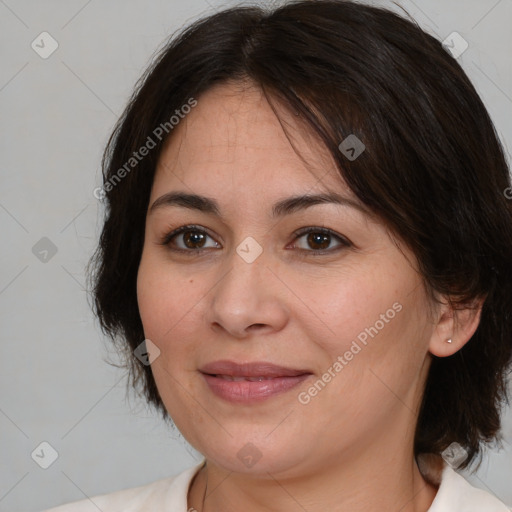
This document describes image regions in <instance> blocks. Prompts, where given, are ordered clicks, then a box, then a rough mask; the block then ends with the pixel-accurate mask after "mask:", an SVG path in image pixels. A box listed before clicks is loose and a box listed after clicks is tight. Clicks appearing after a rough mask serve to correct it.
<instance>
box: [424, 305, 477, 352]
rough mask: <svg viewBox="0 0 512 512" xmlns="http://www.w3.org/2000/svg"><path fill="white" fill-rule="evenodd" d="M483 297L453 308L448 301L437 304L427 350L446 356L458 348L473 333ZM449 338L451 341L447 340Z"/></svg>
mask: <svg viewBox="0 0 512 512" xmlns="http://www.w3.org/2000/svg"><path fill="white" fill-rule="evenodd" d="M484 301H485V297H484V298H481V299H477V300H475V301H474V302H472V303H471V304H467V305H465V306H458V307H457V308H453V307H452V306H451V305H450V304H449V302H448V301H445V302H443V303H442V304H440V305H439V306H438V309H437V311H436V314H435V317H434V318H435V322H436V325H435V327H434V331H433V332H432V336H431V338H430V343H429V351H430V352H431V354H433V355H435V356H438V357H448V356H451V355H453V354H455V352H457V351H458V350H460V349H461V348H462V347H463V346H464V345H465V344H466V343H467V342H468V341H469V340H470V339H471V336H473V334H474V333H475V331H476V329H477V327H478V324H479V323H480V315H481V313H482V306H483V304H484ZM449 339H451V340H452V341H451V343H448V340H449Z"/></svg>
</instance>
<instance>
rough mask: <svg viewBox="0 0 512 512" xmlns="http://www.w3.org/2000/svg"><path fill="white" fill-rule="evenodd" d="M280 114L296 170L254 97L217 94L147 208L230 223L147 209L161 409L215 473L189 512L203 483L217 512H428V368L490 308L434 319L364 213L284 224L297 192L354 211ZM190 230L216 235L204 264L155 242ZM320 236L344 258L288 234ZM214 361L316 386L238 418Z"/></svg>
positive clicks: (183, 131) (171, 150)
mask: <svg viewBox="0 0 512 512" xmlns="http://www.w3.org/2000/svg"><path fill="white" fill-rule="evenodd" d="M277 108H278V112H279V117H280V118H281V121H282V123H283V124H284V125H285V126H286V130H287V132H288V135H289V137H290V140H291V141H292V142H293V144H294V146H295V147H296V148H297V150H298V152H300V156H299V155H298V154H297V152H296V151H294V149H293V147H292V146H291V144H290V140H289V139H288V138H287V137H286V135H285V133H284V131H283V127H282V125H281V124H280V122H279V120H278V119H277V117H276V115H275V114H274V112H273V111H272V109H271V107H270V106H269V104H268V102H267V100H266V99H265V97H264V95H263V94H262V92H261V91H260V90H259V89H258V88H256V87H253V86H251V84H250V83H235V84H232V83H229V84H221V85H217V86H215V87H214V88H212V89H210V90H209V91H207V92H206V93H205V94H204V95H202V96H201V97H200V98H199V99H198V105H197V106H196V107H195V108H194V109H193V110H192V112H191V113H190V114H188V115H187V117H186V118H185V119H184V120H183V121H181V122H180V125H179V126H178V127H176V128H175V130H174V131H173V133H172V138H171V139H169V141H168V144H167V145H166V147H165V148H164V150H163V152H162V154H161V157H160V161H159V164H158V167H157V170H156V175H155V179H154V183H153V188H152V191H151V197H150V201H149V204H150V206H151V205H152V204H153V202H154V201H155V200H156V199H157V198H159V197H160V196H161V195H163V194H165V193H167V192H170V191H182V192H187V193H195V194H201V195H205V196H208V197H211V198H214V199H215V200H216V201H217V202H218V203H219V207H220V211H221V215H222V217H221V218H219V217H216V216H214V215H212V214H208V213H204V212H200V211H196V210H192V209H188V208H184V207H179V206H168V207H164V208H160V209H156V210H154V211H153V212H151V213H149V214H148V216H147V220H146V233H145V243H144V250H143V254H142V258H141V262H140V267H139V273H138V281H137V293H138V303H139V310H140V314H141V318H142V322H143V325H144V332H145V336H146V338H149V339H150V340H151V341H152V342H153V343H154V344H155V345H157V346H158V348H159V349H160V351H161V353H160V355H159V357H158V358H156V359H155V361H154V362H153V363H152V365H151V368H152V371H153V375H154V378H155V380H156V384H157V386H158V389H159V392H160V395H161V397H162V400H163V402H164V404H165V406H166V409H167V411H168V412H169V414H170V416H171V417H172V419H173V421H174V422H175V424H176V426H177V427H178V428H179V430H180V431H181V432H182V433H183V435H184V437H185V438H186V439H187V441H188V442H189V443H190V444H191V445H192V446H194V447H195V448H196V449H197V450H198V451H199V452H201V453H202V454H204V456H205V457H206V459H207V466H206V469H203V470H202V471H201V472H200V473H199V474H198V475H197V477H196V478H195V479H194V481H193V483H192V485H191V488H190V492H189V497H188V501H189V506H190V507H194V508H196V510H198V511H202V510H203V508H202V501H203V495H204V492H205V486H206V476H207V479H208V497H207V498H206V501H205V504H204V510H205V511H216V510H222V511H224V512H230V511H234V510H240V508H243V510H245V511H248V512H251V511H256V510H263V509H264V510H271V511H289V510H301V507H303V509H305V510H308V511H309V512H314V511H320V510H322V511H325V510H332V511H351V512H358V511H363V510H365V511H369V510H371V511H373V510H397V511H398V510H400V511H401V512H412V511H422V512H424V511H426V510H428V508H429V507H430V505H431V503H432V500H433V499H434V496H435V493H436V488H435V486H433V485H431V484H428V483H427V482H426V481H425V480H424V479H423V477H422V475H421V473H420V472H419V470H418V467H417V465H416V462H415V460H414V455H413V438H414V429H415V425H416V420H417V410H418V407H419V404H420V400H421V395H422V392H423V387H424V382H425V379H426V376H427V372H428V368H429V364H430V361H431V354H435V355H437V356H441V357H442V356H448V355H450V354H452V353H454V352H455V351H457V350H458V349H460V348H461V347H462V346H463V345H464V343H465V342H466V341H467V340H468V339H469V338H470V337H471V335H472V334H473V332H474V330H475V329H476V327H477V325H478V321H479V310H477V312H476V313H475V312H473V313H471V312H461V313H460V314H459V315H458V317H457V319H458V320H459V322H457V323H455V322H454V316H453V312H452V311H451V310H450V309H449V307H448V306H445V305H435V306H431V305H430V303H429V301H428V298H427V295H426V292H425V289H424V287H423V284H422V280H421V277H420V275H419V274H418V272H417V271H416V270H415V266H416V259H415V257H414V255H413V254H412V253H411V252H410V251H408V249H407V248H406V247H403V246H402V247H401V250H399V248H398V247H397V245H396V244H395V243H394V242H393V240H392V238H391V237H390V234H389V231H388V230H387V229H386V227H385V226H384V225H383V224H382V223H381V222H379V220H378V219H376V218H374V217H372V216H369V215H365V214H363V213H362V212H360V211H359V210H357V209H355V208H352V207H349V206H344V205H336V204H321V205H315V206H312V207H309V208H307V209H304V210H300V211H297V212H294V213H291V214H289V215H286V216H284V217H282V218H279V219H272V218H271V216H270V211H271V207H272V205H273V204H274V203H275V202H277V201H278V200H280V199H283V198H286V197H289V196H292V195H299V194H306V193H309V194H312V193H320V192H329V191H335V192H337V193H339V194H342V195H344V196H345V197H348V198H351V199H353V200H354V201H357V202H358V200H357V198H356V197H355V196H354V194H353V193H352V192H351V191H350V190H349V189H348V188H347V186H346V185H345V184H344V183H343V181H342V179H341V178H340V176H339V172H338V171H337V170H336V167H335V165H334V163H333V161H332V157H331V156H330V155H329V153H328V152H327V151H326V150H325V148H323V147H322V146H321V145H320V144H319V143H318V142H317V141H316V140H315V139H314V138H313V137H312V136H311V135H310V134H308V133H305V131H304V129H303V128H302V129H301V128H300V127H299V126H298V125H297V121H296V119H297V118H294V116H293V114H289V113H287V112H285V110H284V109H283V108H280V107H279V106H278V105H277ZM301 157H302V158H301ZM188 224H195V225H198V226H200V227H201V228H203V229H204V230H205V231H206V232H207V234H208V235H209V236H208V237H207V238H206V240H205V241H204V246H205V249H204V252H203V253H202V255H201V254H200V255H195V254H196V253H194V251H196V252H197V249H194V248H189V249H187V246H186V245H185V241H186V236H187V234H186V233H185V234H181V235H178V236H177V237H175V238H174V240H173V241H171V242H169V245H167V246H166V245H162V244H161V243H160V242H161V240H162V239H163V238H164V237H165V235H166V234H167V233H169V232H170V231H171V230H172V229H176V228H178V227H180V226H183V225H188ZM310 226H313V227H327V228H329V229H331V230H333V231H334V232H335V233H336V234H338V235H339V236H340V237H342V238H345V239H347V240H348V241H350V245H349V246H345V245H343V243H342V242H340V241H338V240H337V239H336V237H334V236H333V237H330V239H329V238H328V239H327V242H326V245H325V246H322V248H323V249H324V250H325V251H331V252H327V253H326V254H323V255H321V254H320V255H318V254H317V255H315V254H314V252H315V251H316V252H319V251H320V250H321V248H319V246H318V245H315V242H314V240H313V242H310V243H308V235H307V234H306V235H301V236H296V235H294V233H295V232H296V231H297V230H299V229H300V228H304V227H310ZM191 231H192V233H191V234H192V235H193V234H194V233H195V232H196V231H197V229H194V228H191ZM248 236H250V237H252V238H254V239H255V240H256V241H257V242H258V243H259V245H260V246H261V247H262V248H263V252H262V254H261V255H260V256H259V257H258V258H257V259H256V260H255V261H254V262H252V263H247V262H246V261H244V259H242V258H241V257H240V256H239V254H238V253H237V252H236V248H237V246H238V245H239V244H240V243H241V242H242V241H243V240H244V239H245V238H246V237H248ZM192 241H194V239H192ZM317 244H318V242H317ZM191 247H198V248H200V247H202V243H201V242H198V241H197V239H196V241H195V246H193V245H192V246H191ZM172 248H184V249H185V250H188V251H189V252H188V253H187V254H182V253H179V252H175V251H173V250H172ZM396 303H398V304H399V305H401V310H400V311H399V312H396V314H395V315H394V317H393V318H392V319H389V317H386V318H387V320H388V321H387V322H384V326H383V327H382V328H380V329H378V333H377V334H376V335H374V336H373V337H371V336H368V342H367V345H362V344H361V343H359V345H360V346H361V350H360V351H359V352H358V353H357V354H356V355H354V357H353V358H352V359H351V360H350V361H347V364H346V365H344V366H343V369H342V370H341V371H338V372H334V373H335V375H336V376H335V377H333V378H332V379H331V381H330V382H329V383H328V384H327V385H326V386H325V387H324V388H323V389H322V390H321V391H320V392H318V393H317V394H316V396H314V397H312V398H311V400H310V401H309V403H307V404H302V403H300V402H299V400H298V395H299V393H301V392H304V391H307V390H308V389H309V388H310V387H311V385H312V384H313V383H314V382H316V381H317V380H318V379H319V378H321V376H322V374H324V373H325V372H326V371H327V370H328V368H329V367H331V368H332V366H333V363H334V362H335V361H336V360H337V358H338V356H340V355H341V356H343V354H344V353H345V352H346V351H347V350H349V349H350V347H351V345H352V343H353V341H354V340H356V339H357V336H358V335H359V334H360V333H361V332H363V331H365V328H369V327H371V326H375V325H376V322H377V321H378V320H379V319H381V318H382V317H381V315H383V314H384V315H385V314H386V311H388V310H389V309H390V308H392V306H393V304H396ZM429 308H432V312H433V314H432V317H429V315H427V311H430V309H429ZM378 325H379V326H380V325H381V324H380V323H379V324H378ZM448 338H452V339H453V342H452V343H451V344H448V343H446V339H448ZM219 359H230V360H235V361H242V362H249V361H268V362H272V363H274V364H278V365H281V366H285V367H290V368H301V369H304V368H306V369H308V370H309V371H311V372H312V373H313V374H314V376H312V377H310V378H309V379H308V380H307V381H305V382H303V383H302V384H301V385H300V386H298V387H297V388H294V389H293V390H291V391H289V392H286V393H284V394H280V395H277V396H274V397H272V398H270V399H268V400H266V401H264V402H261V403H258V404H251V405H236V404H232V403H230V402H227V401H224V400H223V399H221V398H218V397H216V396H215V395H213V394H212V392H211V391H210V389H209V388H208V386H207V385H206V384H205V381H204V379H203V377H202V375H201V374H200V373H199V372H198V369H199V368H200V367H201V366H202V365H204V364H206V363H208V362H212V361H216V360H219ZM247 443H252V444H253V445H255V446H256V447H257V449H258V450H259V452H260V454H261V458H260V459H259V460H258V462H257V463H256V464H254V465H253V466H252V467H250V468H249V467H246V466H245V465H244V464H243V463H242V461H241V460H240V459H239V458H238V457H237V453H238V452H239V450H241V449H242V448H243V447H244V446H245V445H246V444H247ZM241 504H243V507H241Z"/></svg>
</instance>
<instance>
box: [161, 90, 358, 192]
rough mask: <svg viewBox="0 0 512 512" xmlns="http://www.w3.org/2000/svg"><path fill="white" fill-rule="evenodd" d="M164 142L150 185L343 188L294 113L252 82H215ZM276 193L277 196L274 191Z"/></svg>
mask: <svg viewBox="0 0 512 512" xmlns="http://www.w3.org/2000/svg"><path fill="white" fill-rule="evenodd" d="M197 102H198V103H197V106H196V107H195V108H194V109H192V110H191V112H190V113H189V114H187V115H186V116H185V118H184V119H183V120H181V121H180V123H179V125H178V126H177V127H176V128H175V129H174V130H173V132H172V136H171V137H169V139H168V140H167V143H166V144H165V146H164V148H163V150H162V153H161V155H160V159H159V162H158V165H157V169H156V174H155V179H154V184H153V189H154V193H155V194H156V193H163V192H165V191H166V189H168V188H170V187H173V186H178V185H179V186H181V187H183V186H186V187H190V188H191V189H193V190H194V192H196V193H197V192H198V191H203V192H206V191H210V193H211V191H216V192H219V193H222V192H224V193H229V191H230V190H231V191H234V189H236V191H237V192H238V193H241V190H240V189H242V188H243V189H244V191H245V193H246V194H250V193H252V194H254V193H256V192H257V193H259V194H265V195H266V194H267V193H271V192H272V190H275V191H277V190H281V191H282V190H283V189H284V190H287V191H289V192H294V191H295V192H298V193H305V192H308V191H311V190H315V191H336V192H344V193H345V195H350V196H353V194H352V193H351V192H350V190H349V189H348V187H347V186H346V185H345V184H344V182H343V180H342V178H341V176H340V174H339V171H338V169H337V168H336V165H335V163H334V160H333V158H332V155H330V153H329V152H328V150H327V149H326V148H325V146H323V145H322V144H321V143H320V141H319V140H318V139H317V138H316V137H315V136H314V135H313V134H312V133H311V132H310V131H308V130H307V129H305V127H304V125H303V124H302V123H299V122H298V118H297V117H296V116H295V115H294V114H293V113H291V112H289V111H287V110H286V109H285V108H284V107H283V106H282V105H280V104H279V103H278V102H277V101H275V100H274V99H272V103H273V106H274V108H275V109H276V110H277V115H276V113H275V112H274V110H273V109H272V106H271V105H270V104H269V103H268V101H267V99H266V97H265V95H264V94H263V91H262V90H261V89H260V88H258V87H257V86H255V85H253V84H251V83H240V82H237V83H223V84H218V85H216V86H214V87H212V88H211V89H209V90H208V91H207V92H205V93H204V94H203V95H201V96H200V97H199V98H198V99H197ZM281 195H282V194H281Z"/></svg>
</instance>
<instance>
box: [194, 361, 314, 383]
mask: <svg viewBox="0 0 512 512" xmlns="http://www.w3.org/2000/svg"><path fill="white" fill-rule="evenodd" d="M199 371H200V372H202V373H205V374H207V375H213V376H215V377H220V378H225V379H226V380H244V379H245V380H250V381H251V382H253V381H255V380H256V381H257V380H270V379H275V378H278V377H297V376H299V375H304V374H309V373H311V372H310V371H309V370H307V369H295V368H286V367H283V366H277V365H275V364H272V363H267V362H253V363H237V362H234V361H227V360H222V361H215V362H212V363H208V364H206V365H204V366H203V367H202V368H200V370H199Z"/></svg>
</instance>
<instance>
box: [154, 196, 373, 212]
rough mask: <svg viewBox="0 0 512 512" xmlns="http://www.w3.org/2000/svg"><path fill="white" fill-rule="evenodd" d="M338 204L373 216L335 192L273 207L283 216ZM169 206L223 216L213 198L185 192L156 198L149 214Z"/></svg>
mask: <svg viewBox="0 0 512 512" xmlns="http://www.w3.org/2000/svg"><path fill="white" fill-rule="evenodd" d="M329 203H330V204H337V205H342V206H349V207H351V208H354V209H356V210H359V211H360V212H361V213H363V214H364V215H367V216H372V214H371V212H370V211H369V210H368V209H367V208H366V207H365V206H363V205H362V204H361V203H359V202H357V201H354V200H353V199H350V198H348V197H344V196H342V195H340V194H337V193H335V192H330V193H324V194H314V195H311V194H303V195H299V196H292V197H287V198H286V199H282V200H280V201H278V202H277V203H275V204H274V206H273V207H272V217H273V218H277V217H283V216H285V215H290V214H291V213H294V212H296V211H299V210H305V209H306V208H310V207H311V206H314V205H317V204H329ZM169 206H180V207H182V208H188V209H190V210H197V211H200V212H203V213H208V214H211V215H215V216H217V217H222V215H221V212H220V208H219V204H218V203H217V201H216V200H215V199H213V198H210V197H206V196H200V195H197V194H189V193H185V192H167V193H166V194H164V195H162V196H160V197H159V198H158V199H156V200H155V201H154V202H153V204H152V205H151V206H150V208H149V211H148V215H150V214H152V213H153V212H155V211H156V210H159V209H161V208H165V207H169Z"/></svg>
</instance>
